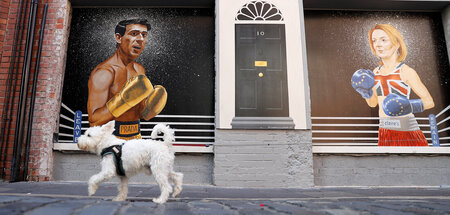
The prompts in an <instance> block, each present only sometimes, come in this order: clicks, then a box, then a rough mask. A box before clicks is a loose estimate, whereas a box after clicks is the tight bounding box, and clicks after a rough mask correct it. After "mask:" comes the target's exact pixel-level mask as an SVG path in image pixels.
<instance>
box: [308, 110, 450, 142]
mask: <svg viewBox="0 0 450 215" xmlns="http://www.w3.org/2000/svg"><path fill="white" fill-rule="evenodd" d="M449 110H450V105H449V106H447V107H446V108H444V109H443V110H442V111H440V112H439V113H438V114H437V115H436V119H437V127H438V134H439V142H440V146H450V135H449V134H450V126H449V124H450V123H449V122H450V116H449V115H450V114H446V115H447V117H445V115H444V113H446V112H447V111H449ZM444 117H445V118H444ZM311 119H312V141H313V145H315V146H377V145H378V128H379V119H380V118H379V117H311ZM416 120H417V122H418V123H419V127H420V129H421V130H422V131H423V133H424V135H425V137H426V139H427V141H428V145H432V143H431V140H432V138H431V131H430V122H429V119H428V118H426V117H416ZM447 121H448V122H447Z"/></svg>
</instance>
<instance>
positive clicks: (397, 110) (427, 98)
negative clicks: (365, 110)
mask: <svg viewBox="0 0 450 215" xmlns="http://www.w3.org/2000/svg"><path fill="white" fill-rule="evenodd" d="M369 44H370V48H371V50H372V53H373V54H374V55H375V56H377V57H378V58H379V59H380V63H379V64H380V66H378V67H376V68H375V69H374V70H373V71H370V70H363V69H361V70H358V71H356V72H355V73H354V74H353V76H352V86H353V88H354V89H355V90H356V91H357V92H359V93H360V94H361V96H362V97H363V98H364V99H365V100H366V102H367V104H368V105H369V106H370V107H376V106H377V105H378V106H379V111H378V113H379V117H380V127H379V133H378V146H428V143H427V141H426V139H425V136H424V134H423V132H422V131H421V130H420V128H419V125H418V123H417V121H416V119H415V117H414V113H420V112H423V111H424V110H427V109H430V108H433V107H434V102H433V98H432V97H431V95H430V93H429V92H428V90H427V88H426V87H425V85H424V84H423V83H422V81H421V80H420V78H419V75H418V74H417V72H416V71H415V70H414V69H412V68H411V67H409V66H408V65H406V64H404V63H403V61H404V60H405V58H406V55H407V49H406V45H405V42H404V41H403V37H402V35H401V34H400V33H399V32H398V31H397V29H396V28H395V27H393V26H391V25H388V24H378V25H376V26H375V27H374V28H372V29H371V30H370V31H369ZM411 91H413V92H414V93H415V94H417V95H418V96H419V98H420V99H409V97H410V94H411Z"/></svg>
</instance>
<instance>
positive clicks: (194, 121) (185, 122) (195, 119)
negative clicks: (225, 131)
mask: <svg viewBox="0 0 450 215" xmlns="http://www.w3.org/2000/svg"><path fill="white" fill-rule="evenodd" d="M74 116H75V111H73V110H72V109H71V108H69V107H68V106H67V105H65V104H64V103H61V111H60V122H59V133H58V144H66V145H67V144H73V145H75V144H74V143H73V137H74V135H73V131H74ZM214 119H215V117H214V116H205V115H157V116H156V117H155V118H153V119H151V121H143V120H142V121H141V135H142V138H144V139H150V134H151V132H152V130H153V129H152V128H153V126H154V125H156V124H157V123H165V124H167V125H169V126H170V127H171V128H172V129H174V131H175V142H173V145H174V146H183V147H190V148H194V147H195V148H199V147H203V148H212V147H210V146H213V145H214V136H215V123H214ZM81 125H82V126H81V131H82V133H83V132H84V131H85V130H87V128H89V121H88V114H82V121H81ZM71 148H73V149H75V150H76V148H74V147H73V146H71ZM190 150H192V149H190ZM194 151H195V150H194ZM204 151H205V150H203V149H202V150H200V151H199V152H204ZM206 151H211V152H212V149H208V150H206Z"/></svg>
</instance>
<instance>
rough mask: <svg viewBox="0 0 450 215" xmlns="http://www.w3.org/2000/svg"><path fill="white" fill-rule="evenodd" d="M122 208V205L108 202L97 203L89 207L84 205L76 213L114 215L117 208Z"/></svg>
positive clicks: (80, 214)
mask: <svg viewBox="0 0 450 215" xmlns="http://www.w3.org/2000/svg"><path fill="white" fill-rule="evenodd" d="M120 207H122V203H118V202H109V201H97V202H95V203H93V204H91V205H86V206H85V207H84V208H81V209H80V210H79V211H78V214H79V215H92V214H101V215H114V214H115V213H116V212H117V211H118V210H119V208H120Z"/></svg>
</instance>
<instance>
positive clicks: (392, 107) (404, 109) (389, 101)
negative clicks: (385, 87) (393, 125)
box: [383, 93, 424, 116]
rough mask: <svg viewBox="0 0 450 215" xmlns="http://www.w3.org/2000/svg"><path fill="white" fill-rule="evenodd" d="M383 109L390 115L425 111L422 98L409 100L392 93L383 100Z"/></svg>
mask: <svg viewBox="0 0 450 215" xmlns="http://www.w3.org/2000/svg"><path fill="white" fill-rule="evenodd" d="M383 111H384V113H386V115H388V116H403V115H406V114H410V113H420V112H423V111H424V107H423V102H422V100H420V99H411V100H409V99H407V98H406V97H403V96H401V95H398V94H395V93H390V94H389V95H387V96H386V98H385V99H384V100H383Z"/></svg>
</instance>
